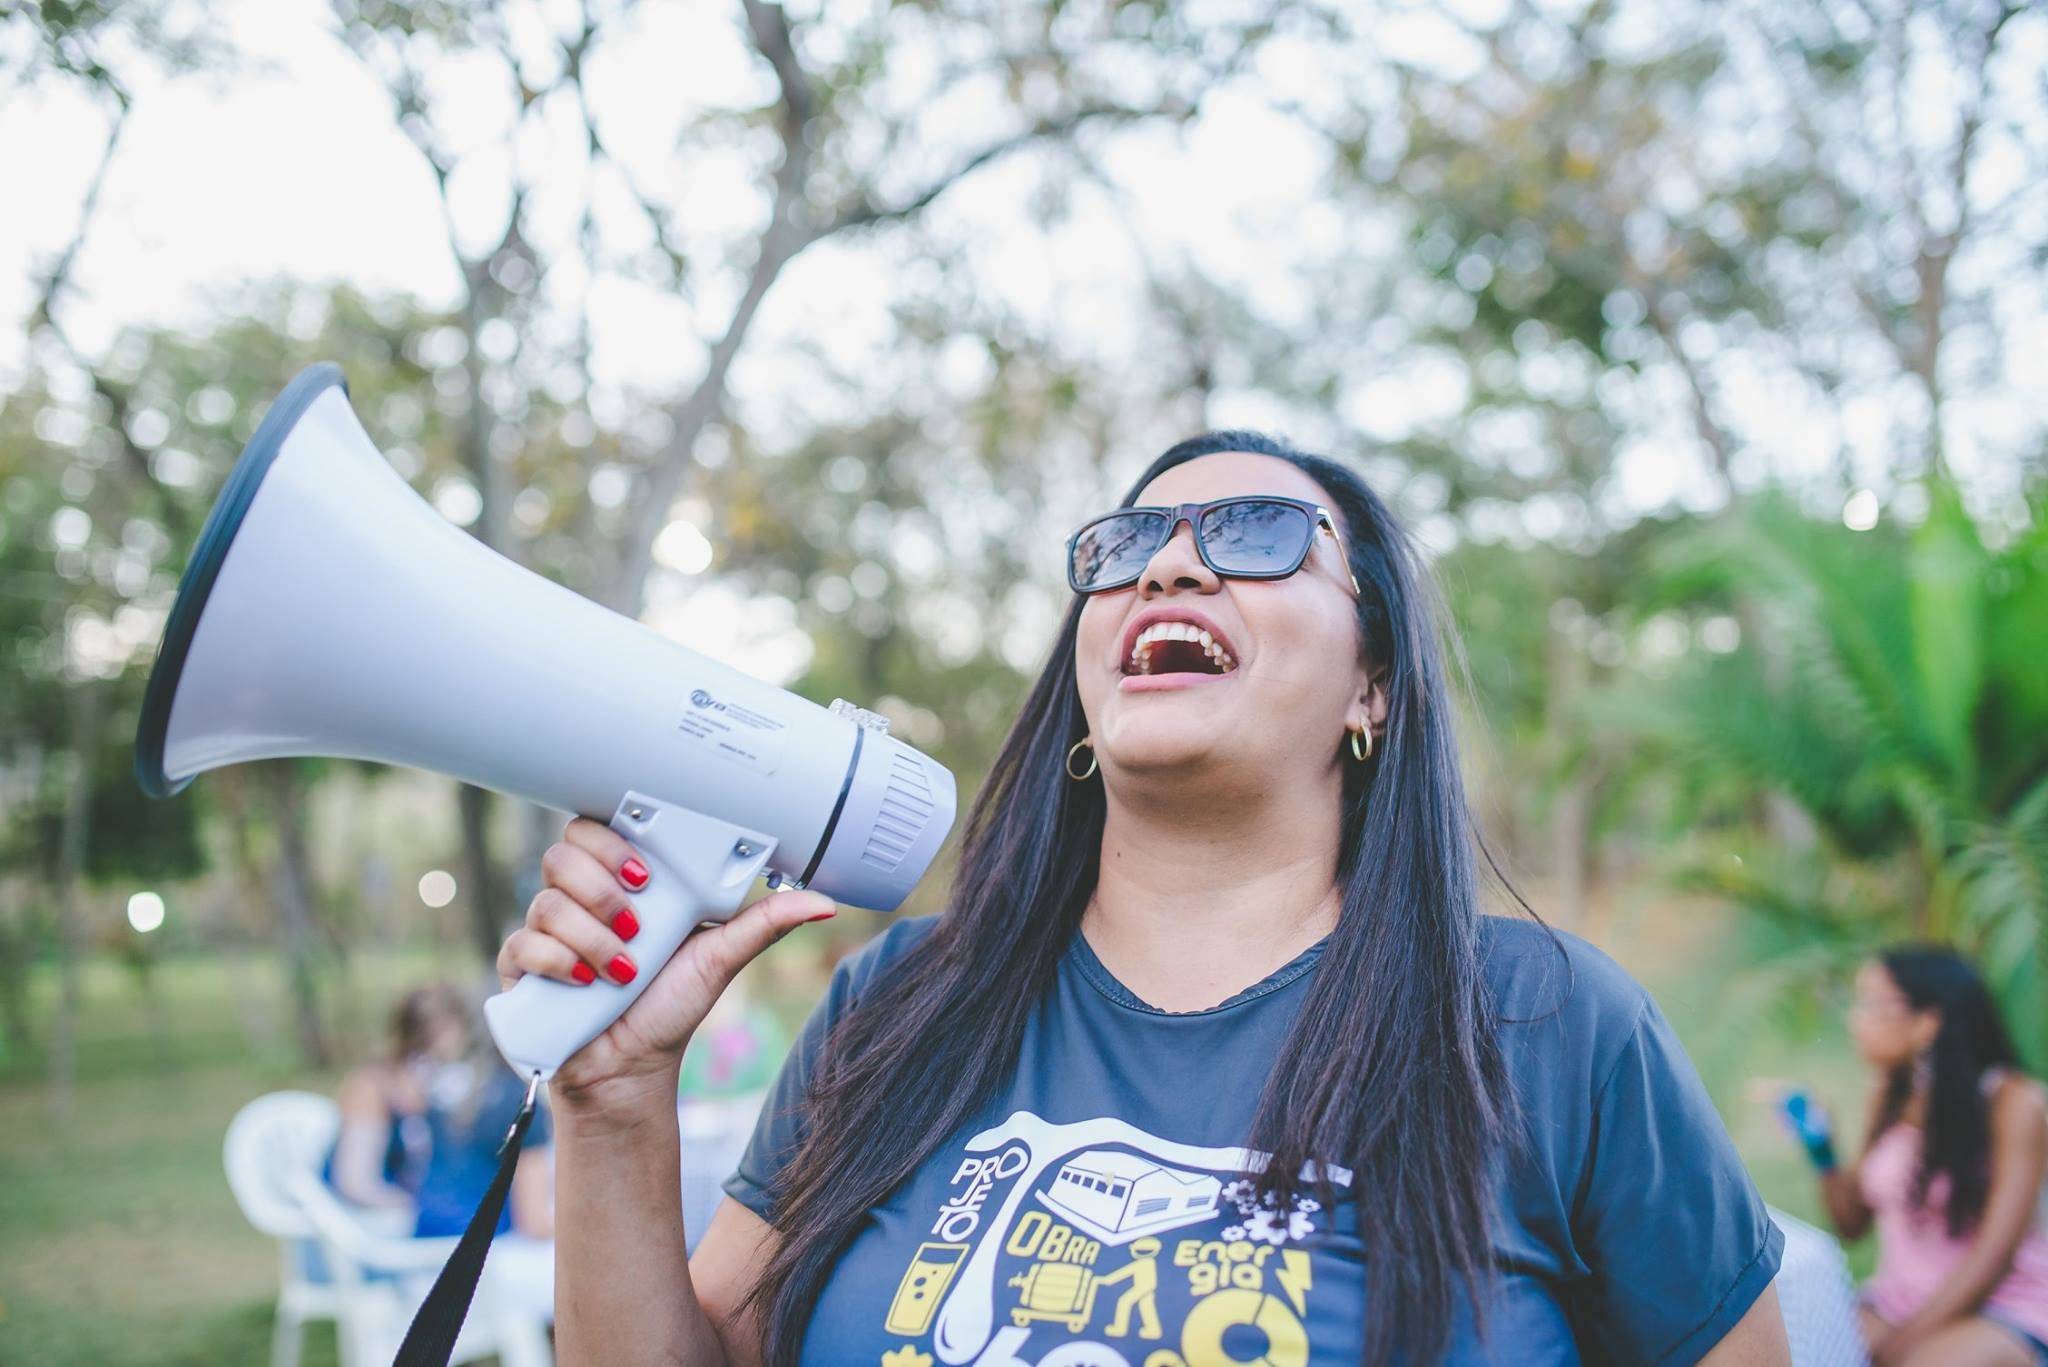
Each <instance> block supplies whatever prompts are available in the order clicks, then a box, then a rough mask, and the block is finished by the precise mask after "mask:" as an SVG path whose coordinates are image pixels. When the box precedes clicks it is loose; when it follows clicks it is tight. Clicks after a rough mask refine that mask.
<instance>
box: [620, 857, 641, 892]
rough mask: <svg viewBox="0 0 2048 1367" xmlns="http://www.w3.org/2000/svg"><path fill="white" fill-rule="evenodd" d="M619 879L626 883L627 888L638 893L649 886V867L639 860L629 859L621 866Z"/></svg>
mask: <svg viewBox="0 0 2048 1367" xmlns="http://www.w3.org/2000/svg"><path fill="white" fill-rule="evenodd" d="M619 877H620V878H621V879H623V880H624V881H625V884H626V886H627V887H629V888H631V889H633V890H634V891H635V892H638V891H639V890H640V889H641V888H644V887H646V886H647V866H646V865H645V864H643V863H641V862H640V861H639V860H637V859H628V860H627V861H626V862H625V863H623V864H621V865H619Z"/></svg>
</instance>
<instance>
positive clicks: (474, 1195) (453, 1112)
mask: <svg viewBox="0 0 2048 1367" xmlns="http://www.w3.org/2000/svg"><path fill="white" fill-rule="evenodd" d="M482 1066H483V1067H486V1068H488V1069H489V1076H488V1078H487V1079H486V1080H485V1081H484V1083H483V1084H482V1094H481V1095H480V1096H479V1097H478V1098H477V1099H476V1104H475V1105H474V1107H471V1108H445V1107H441V1106H436V1105H429V1106H428V1107H427V1111H426V1117H425V1118H426V1121H427V1127H428V1146H429V1147H428V1152H427V1163H426V1169H425V1171H424V1172H422V1173H421V1174H420V1185H419V1190H418V1191H417V1192H416V1193H415V1198H416V1199H417V1200H418V1202H419V1220H418V1223H417V1224H415V1225H414V1227H413V1233H414V1235H416V1236H417V1237H419V1238H422V1239H429V1238H435V1237H438V1236H441V1235H445V1234H460V1233H462V1231H463V1230H465V1229H467V1228H468V1227H469V1221H470V1217H471V1216H473V1215H475V1214H476V1208H477V1206H478V1205H479V1204H480V1203H481V1202H482V1201H483V1199H484V1193H485V1192H486V1191H488V1190H489V1189H490V1185H491V1179H492V1178H493V1177H495V1176H497V1174H498V1146H499V1145H500V1144H502V1143H504V1142H505V1132H506V1131H507V1130H509V1129H511V1128H512V1122H513V1121H514V1120H515V1119H517V1118H518V1116H519V1108H520V1106H521V1105H522V1104H524V1103H525V1101H526V1084H525V1083H523V1082H521V1081H520V1080H519V1078H518V1077H516V1076H514V1075H513V1073H512V1072H511V1071H510V1070H509V1069H506V1068H503V1067H499V1066H496V1065H495V1064H484V1065H482ZM552 1139H553V1134H552V1131H551V1129H550V1127H549V1122H548V1112H547V1108H546V1107H544V1106H542V1107H536V1108H535V1110H534V1113H533V1123H532V1125H531V1126H529V1127H528V1129H527V1131H526V1141H525V1143H524V1145H522V1152H525V1153H537V1152H539V1151H540V1150H542V1149H544V1148H546V1147H547V1146H548V1145H549V1143H550V1142H552ZM511 1229H512V1203H511V1202H509V1201H508V1202H506V1203H505V1209H504V1210H503V1211H502V1212H500V1214H499V1216H498V1233H500V1234H505V1233H509V1232H510V1231H511Z"/></svg>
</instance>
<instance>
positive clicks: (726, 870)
mask: <svg viewBox="0 0 2048 1367" xmlns="http://www.w3.org/2000/svg"><path fill="white" fill-rule="evenodd" d="M611 827H612V829H613V830H615V831H617V832H618V833H619V834H620V835H622V836H624V837H625V838H626V839H627V840H628V841H629V842H631V843H632V845H633V848H634V850H635V851H636V852H637V853H638V854H639V856H640V859H641V861H642V862H643V863H645V864H646V865H647V867H648V870H649V872H650V874H651V875H652V876H651V877H650V878H649V879H648V881H647V886H646V888H644V889H643V890H642V891H640V892H636V893H634V894H633V911H634V914H635V915H636V916H638V917H639V918H640V933H639V934H637V935H635V936H634V937H633V952H634V954H635V956H636V957H638V958H639V959H640V961H641V964H642V967H643V971H642V972H640V973H639V974H637V975H636V976H635V977H634V979H633V981H631V982H629V983H614V982H610V981H607V980H605V979H602V978H600V979H599V980H598V981H596V982H594V983H589V984H586V985H582V986H577V985H572V984H570V983H562V982H556V981H554V980H553V979H551V978H543V977H540V976H538V975H532V974H530V975H528V976H527V977H524V978H521V979H520V980H519V981H518V982H516V983H514V984H513V985H512V987H511V989H510V990H509V991H505V992H500V993H499V994H498V995H497V996H495V997H492V998H491V999H490V1000H489V1001H486V1002H485V1003H484V1019H485V1021H486V1022H487V1023H488V1024H489V1026H490V1031H491V1038H492V1040H493V1041H495V1042H496V1044H497V1046H498V1050H499V1052H500V1053H502V1054H504V1056H505V1059H506V1061H507V1062H509V1063H510V1064H512V1066H513V1067H514V1068H516V1069H518V1070H519V1071H520V1072H522V1073H526V1072H536V1073H539V1074H540V1075H541V1076H542V1077H543V1078H549V1077H553V1076H554V1074H555V1070H556V1069H557V1068H559V1067H561V1066H562V1064H563V1063H564V1062H565V1061H566V1060H567V1059H568V1058H569V1057H570V1056H571V1055H572V1054H574V1053H575V1052H576V1051H577V1050H579V1049H581V1048H582V1047H583V1046H584V1045H586V1044H588V1043H590V1041H592V1040H594V1039H596V1038H597V1037H598V1036H599V1035H601V1034H603V1033H604V1032H605V1030H606V1029H607V1028H608V1027H609V1026H610V1025H611V1023H612V1022H613V1021H615V1020H617V1019H618V1018H619V1017H620V1016H621V1015H623V1014H625V1011H626V1008H627V1007H629V1006H631V1005H632V1004H633V1002H634V1001H635V999H637V998H638V997H639V995H640V994H641V993H642V992H644V991H645V990H646V989H647V985H648V984H649V983H650V982H652V981H654V977H655V974H656V973H657V972H658V971H659V970H660V968H661V966H662V965H663V964H666V963H667V962H668V961H669V960H670V959H671V958H673V957H674V956H675V952H676V951H677V950H678V949H680V948H681V947H682V943H683V941H684V940H685V939H687V938H688V937H689V935H690V932H691V931H694V930H695V929H697V927H699V926H701V925H703V924H704V923H706V922H717V921H725V920H730V919H731V917H732V916H733V914H734V913H735V912H737V911H738V910H739V908H740V903H741V901H742V900H744V899H745V897H746V895H747V890H748V889H749V888H750V887H752V886H753V883H754V879H755V878H756V877H758V876H759V875H760V873H761V869H762V867H763V866H764V865H765V864H766V863H767V862H768V860H769V858H770V856H772V855H773V854H774V852H775V845H776V842H775V840H774V838H773V837H771V836H767V835H763V834H762V833H761V832H759V831H753V830H748V829H746V828H745V827H742V826H737V825H734V824H733V823H732V822H730V821H721V820H719V819H718V818H716V817H712V816H706V815H705V814H704V813H702V812H698V811H693V810H691V809H690V808H688V807H680V806H676V805H674V804H666V803H660V802H656V801H655V800H654V799H652V798H649V797H646V796H645V795H643V794H640V793H628V794H627V795H626V797H625V800H624V801H622V802H621V803H620V804H619V809H618V812H617V813H616V814H615V815H614V816H613V818H612V820H611Z"/></svg>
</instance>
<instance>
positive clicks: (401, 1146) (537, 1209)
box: [327, 983, 554, 1239]
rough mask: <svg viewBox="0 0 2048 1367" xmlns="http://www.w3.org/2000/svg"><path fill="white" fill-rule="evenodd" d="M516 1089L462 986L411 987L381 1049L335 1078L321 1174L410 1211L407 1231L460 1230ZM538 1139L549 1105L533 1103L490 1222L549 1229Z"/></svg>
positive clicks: (532, 1230)
mask: <svg viewBox="0 0 2048 1367" xmlns="http://www.w3.org/2000/svg"><path fill="white" fill-rule="evenodd" d="M525 1095H526V1089H525V1088H524V1086H522V1085H521V1083H520V1081H519V1079H518V1078H517V1077H516V1076H515V1075H514V1074H513V1073H512V1071H511V1070H510V1069H509V1068H507V1067H506V1066H505V1065H504V1063H503V1062H502V1061H501V1060H500V1059H499V1058H498V1056H497V1054H496V1052H495V1051H493V1050H491V1049H490V1048H489V1047H488V1042H487V1040H486V1039H485V1036H484V1033H483V1031H482V1029H481V1027H480V1023H479V1022H478V1020H477V1012H476V1008H475V1007H474V1006H473V1005H472V1004H471V1002H470V1000H469V999H468V997H466V996H465V995H464V994H463V993H462V992H461V991H460V990H459V989H457V988H455V987H453V986H451V985H449V984H447V983H434V984H430V985H428V986H425V987H419V988H415V989H413V990H412V991H411V992H408V993H406V994H405V996H404V997H403V998H401V999H400V1000H399V1003H398V1005H397V1006H396V1007H395V1008H393V1010H392V1013H391V1041H390V1051H389V1053H387V1054H386V1055H385V1056H384V1057H383V1058H381V1059H378V1060H376V1061H375V1062H372V1063H368V1064H365V1065H363V1066H362V1067H360V1068H357V1069H355V1070H354V1071H353V1072H351V1073H349V1075H348V1076H347V1077H346V1078H344V1079H343V1080H342V1084H341V1094H340V1101H341V1131H340V1134H339V1136H338V1137H337V1138H336V1140H335V1144H334V1152H333V1153H332V1155H330V1157H329V1159H328V1168H327V1178H328V1181H329V1183H330V1184H332V1185H333V1187H334V1189H335V1190H336V1191H338V1192H340V1193H341V1194H342V1195H343V1196H344V1197H346V1198H348V1199H349V1200H351V1201H354V1202H355V1203H357V1204H358V1205H361V1206H367V1207H370V1208H373V1209H387V1210H396V1211H404V1212H409V1213H410V1214H411V1216H412V1219H411V1221H410V1225H409V1229H410V1232H411V1233H412V1234H413V1235H415V1236H416V1237H419V1238H434V1237H439V1236H443V1235H450V1234H460V1233H461V1232H462V1231H463V1229H464V1228H466V1227H467V1226H468V1224H469V1219H470V1216H471V1215H472V1214H473V1213H474V1212H475V1210H476V1207H477V1205H478V1203H479V1202H480V1201H482V1199H483V1195H484V1192H485V1190H486V1189H487V1188H488V1187H489V1186H490V1183H491V1178H492V1176H493V1175H494V1174H495V1173H496V1171H497V1166H498V1156H497V1154H498V1145H499V1144H500V1143H501V1142H502V1141H503V1140H504V1138H505V1131H506V1130H507V1128H508V1127H509V1126H510V1125H511V1124H512V1121H513V1118H514V1117H515V1116H517V1115H518V1113H519V1107H520V1105H521V1103H522V1102H523V1101H524V1099H525ZM548 1146H549V1131H548V1117H547V1113H546V1112H545V1111H536V1112H535V1114H534V1118H533V1125H532V1127H531V1128H530V1129H529V1130H528V1132H527V1137H526V1144H525V1149H524V1151H523V1152H522V1153H521V1154H520V1158H519V1167H518V1171H517V1173H516V1175H515V1176H514V1178H513V1184H512V1198H511V1201H510V1202H509V1204H508V1206H507V1209H506V1211H505V1213H504V1215H503V1216H502V1217H501V1218H500V1220H499V1225H498V1232H499V1233H500V1234H504V1233H507V1232H510V1231H514V1230H516V1231H517V1232H518V1233H520V1234H524V1235H527V1236H529V1237H531V1238H535V1239H547V1238H550V1237H552V1235H553V1232H554V1210H553V1199H554V1198H553V1189H552V1188H553V1176H552V1166H551V1163H550V1157H551V1155H550V1154H549V1152H548Z"/></svg>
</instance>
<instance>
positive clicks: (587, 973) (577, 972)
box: [569, 959, 597, 984]
mask: <svg viewBox="0 0 2048 1367" xmlns="http://www.w3.org/2000/svg"><path fill="white" fill-rule="evenodd" d="M569 976H570V977H572V978H574V979H575V980H576V981H577V982H579V983H585V984H588V983H594V982H596V981H597V970H596V969H594V968H592V967H591V966H590V965H589V964H587V963H584V962H583V960H581V959H578V960H577V961H576V967H574V968H572V969H570V970H569Z"/></svg>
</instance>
